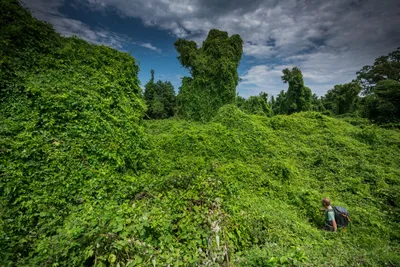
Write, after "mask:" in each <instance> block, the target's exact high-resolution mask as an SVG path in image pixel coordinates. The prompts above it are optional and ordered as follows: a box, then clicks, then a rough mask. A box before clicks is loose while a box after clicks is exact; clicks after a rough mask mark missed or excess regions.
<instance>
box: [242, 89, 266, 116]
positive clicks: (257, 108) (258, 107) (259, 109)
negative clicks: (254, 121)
mask: <svg viewBox="0 0 400 267" xmlns="http://www.w3.org/2000/svg"><path fill="white" fill-rule="evenodd" d="M238 98H239V101H238V100H237V105H238V107H239V108H240V109H241V110H243V111H244V112H246V113H249V114H257V115H262V116H272V114H273V112H272V108H271V106H270V105H269V103H268V94H267V93H264V92H261V93H260V94H259V95H258V96H250V97H249V99H247V100H246V99H245V98H243V97H240V96H239V97H238Z"/></svg>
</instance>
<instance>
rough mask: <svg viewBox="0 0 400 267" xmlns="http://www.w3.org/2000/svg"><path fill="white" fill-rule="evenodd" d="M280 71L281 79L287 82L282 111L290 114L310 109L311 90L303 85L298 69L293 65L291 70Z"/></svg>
mask: <svg viewBox="0 0 400 267" xmlns="http://www.w3.org/2000/svg"><path fill="white" fill-rule="evenodd" d="M282 72H283V75H282V81H283V82H284V83H289V88H288V90H287V93H286V100H285V110H284V111H285V112H284V113H287V114H291V113H294V112H300V111H307V110H311V98H312V92H311V90H310V88H308V87H306V86H304V81H303V75H302V73H301V71H300V69H299V68H297V67H294V68H292V69H291V70H289V69H284V70H283V71H282Z"/></svg>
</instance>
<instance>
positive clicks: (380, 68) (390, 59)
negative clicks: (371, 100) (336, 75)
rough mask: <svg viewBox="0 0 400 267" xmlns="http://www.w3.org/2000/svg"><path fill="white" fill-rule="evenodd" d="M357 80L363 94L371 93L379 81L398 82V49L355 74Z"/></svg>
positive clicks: (399, 70)
mask: <svg viewBox="0 0 400 267" xmlns="http://www.w3.org/2000/svg"><path fill="white" fill-rule="evenodd" d="M357 80H358V81H359V82H360V83H361V85H362V87H363V94H364V95H368V94H370V93H372V91H373V88H374V87H375V86H376V85H377V83H378V82H379V81H383V80H394V81H397V82H400V47H399V48H397V49H396V50H395V51H393V52H391V53H389V54H388V55H387V56H381V57H378V58H377V59H375V62H374V64H373V65H372V66H369V65H368V66H364V67H363V68H362V69H361V70H360V71H358V72H357Z"/></svg>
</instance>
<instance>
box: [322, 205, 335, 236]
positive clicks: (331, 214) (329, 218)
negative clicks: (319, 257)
mask: <svg viewBox="0 0 400 267" xmlns="http://www.w3.org/2000/svg"><path fill="white" fill-rule="evenodd" d="M322 205H323V206H324V210H325V226H324V227H323V228H322V229H323V230H327V231H332V232H336V230H337V224H336V220H335V211H334V210H333V208H332V206H331V201H330V200H329V199H328V198H324V199H322Z"/></svg>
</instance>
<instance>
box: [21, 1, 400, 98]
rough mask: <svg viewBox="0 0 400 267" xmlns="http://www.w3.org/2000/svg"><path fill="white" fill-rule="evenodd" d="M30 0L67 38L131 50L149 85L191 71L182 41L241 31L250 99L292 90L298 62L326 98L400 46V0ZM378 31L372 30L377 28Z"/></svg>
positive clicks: (243, 90) (243, 91)
mask: <svg viewBox="0 0 400 267" xmlns="http://www.w3.org/2000/svg"><path fill="white" fill-rule="evenodd" d="M179 2H180V4H179V3H178V1H163V0H151V1H142V0H138V1H128V0H72V1H68V2H67V1H64V0H54V1H52V0H23V1H22V3H24V5H25V6H26V7H28V8H29V9H30V10H31V12H32V14H33V15H34V17H36V18H38V19H40V20H44V21H47V22H49V23H50V24H52V25H53V27H54V28H55V30H56V31H57V32H59V33H60V34H61V35H63V36H72V35H76V36H78V37H80V38H82V39H84V40H87V41H89V42H91V43H95V44H103V45H107V46H111V47H113V48H116V49H118V50H121V51H126V52H128V53H129V54H131V55H132V56H133V57H134V58H135V59H136V60H137V61H138V62H139V67H140V72H139V79H140V81H141V86H142V87H143V86H144V85H145V84H146V83H147V82H148V80H149V79H150V70H151V69H154V70H155V79H156V80H162V81H170V82H171V83H172V84H173V85H174V87H175V91H176V92H178V88H179V86H180V84H181V78H182V77H183V76H189V75H190V74H189V73H188V71H186V70H185V69H184V68H183V67H182V66H181V65H180V63H179V61H178V59H177V56H178V53H177V52H176V50H175V48H174V45H173V43H174V41H175V40H177V39H178V38H184V39H188V40H194V41H195V42H196V43H197V44H198V46H199V45H201V43H202V41H204V40H205V38H206V36H207V34H208V31H209V30H210V29H212V28H215V29H219V30H223V31H227V32H228V34H229V36H231V35H233V34H239V35H240V36H241V37H242V39H243V56H242V60H241V63H240V66H239V69H238V72H239V76H240V78H241V80H242V81H241V82H240V83H239V85H238V87H237V88H236V91H237V93H238V94H239V95H240V96H243V97H246V98H247V97H249V96H252V95H258V94H259V93H260V92H266V93H268V95H269V96H272V95H274V96H276V95H277V94H278V93H279V92H280V91H281V90H285V91H286V90H287V84H284V83H283V82H282V81H281V75H282V69H284V68H287V67H293V66H298V67H299V68H300V69H301V70H302V73H303V76H304V82H305V85H306V86H308V87H310V88H311V90H312V92H313V93H315V94H317V95H318V96H322V95H324V94H325V93H326V92H327V91H328V90H329V89H332V88H333V86H334V85H336V84H343V83H348V82H350V81H351V80H353V79H355V78H356V72H357V71H358V70H360V69H361V68H362V67H363V66H365V65H372V64H373V62H374V60H375V58H377V57H379V56H383V55H387V54H388V53H390V52H391V51H393V50H395V49H396V48H397V47H399V46H400V28H399V27H398V26H397V25H400V15H399V14H400V3H398V2H397V1H394V0H390V1H385V3H384V4H383V3H379V2H378V1H373V0H369V1H368V0H367V1H361V0H359V1H350V2H349V1H345V0H343V1H335V2H329V3H327V2H322V3H320V2H317V1H307V0H305V1H287V2H285V3H282V2H279V1H258V0H257V1H250V2H246V3H242V2H241V1H239V0H234V1H218V3H215V1H210V0H197V1H192V0H184V1H179ZM371 33H372V34H371Z"/></svg>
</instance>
